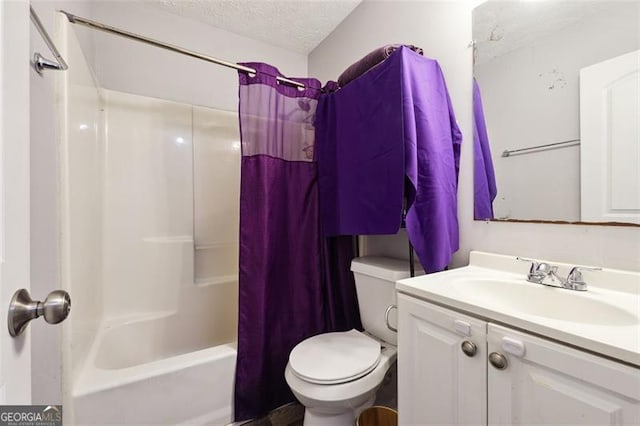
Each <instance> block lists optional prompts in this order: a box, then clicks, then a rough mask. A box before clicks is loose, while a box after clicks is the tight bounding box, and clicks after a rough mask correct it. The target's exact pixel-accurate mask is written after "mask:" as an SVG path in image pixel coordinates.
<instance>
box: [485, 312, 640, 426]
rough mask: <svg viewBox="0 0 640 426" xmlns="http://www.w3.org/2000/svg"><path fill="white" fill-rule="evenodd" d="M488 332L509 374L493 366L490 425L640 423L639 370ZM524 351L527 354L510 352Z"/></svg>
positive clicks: (517, 335)
mask: <svg viewBox="0 0 640 426" xmlns="http://www.w3.org/2000/svg"><path fill="white" fill-rule="evenodd" d="M488 330H489V333H488V352H489V354H491V353H493V352H497V353H501V354H503V355H504V356H505V357H506V359H507V367H506V368H505V369H504V370H499V369H497V368H495V367H493V366H492V365H490V366H489V371H488V388H489V390H488V392H489V398H488V401H489V403H488V411H489V413H488V415H489V424H510V425H521V424H547V425H588V424H591V425H632V424H633V425H638V424H640V403H639V401H640V370H639V369H637V368H633V367H630V366H627V365H624V364H619V363H617V362H613V361H610V360H608V359H604V358H601V357H599V356H596V355H592V354H588V353H586V352H582V351H579V350H576V349H572V348H569V347H566V346H564V345H561V344H558V343H554V342H550V341H548V340H544V339H540V338H537V337H533V336H531V335H528V334H525V333H521V332H517V331H514V330H510V329H508V328H505V327H500V326H497V325H494V324H489V327H488ZM505 339H507V340H505ZM520 344H522V345H521V346H520ZM518 346H520V349H522V353H521V354H518V355H513V354H510V353H509V351H511V352H513V353H516V352H518V350H517V349H518ZM505 349H506V351H505Z"/></svg>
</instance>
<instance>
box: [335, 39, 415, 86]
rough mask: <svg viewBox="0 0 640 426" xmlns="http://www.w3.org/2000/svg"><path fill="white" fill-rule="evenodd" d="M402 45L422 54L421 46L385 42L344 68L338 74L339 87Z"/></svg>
mask: <svg viewBox="0 0 640 426" xmlns="http://www.w3.org/2000/svg"><path fill="white" fill-rule="evenodd" d="M402 46H406V47H408V48H409V49H411V50H413V51H414V52H416V53H417V54H419V55H422V53H423V50H422V48H420V47H418V46H413V45H411V44H406V45H402V44H387V45H386V46H382V47H379V48H377V49H376V50H374V51H373V52H371V53H369V54H367V55H366V56H365V57H364V58H362V59H360V60H359V61H358V62H356V63H354V64H352V65H351V66H350V67H349V68H347V69H346V70H344V71H343V72H342V74H340V77H338V84H339V85H340V87H344V86H346V85H347V84H349V83H350V82H351V81H353V80H355V79H356V78H358V77H360V76H361V75H362V74H364V73H365V72H367V71H368V70H370V69H371V68H373V67H375V66H376V65H378V64H379V63H380V62H382V61H384V60H385V59H387V58H388V57H389V56H391V54H392V53H393V52H395V51H396V50H398V49H399V48H400V47H402Z"/></svg>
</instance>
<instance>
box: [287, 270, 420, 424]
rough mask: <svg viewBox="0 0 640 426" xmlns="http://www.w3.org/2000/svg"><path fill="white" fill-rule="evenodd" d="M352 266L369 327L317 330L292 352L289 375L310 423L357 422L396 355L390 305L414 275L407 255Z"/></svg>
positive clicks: (374, 395)
mask: <svg viewBox="0 0 640 426" xmlns="http://www.w3.org/2000/svg"><path fill="white" fill-rule="evenodd" d="M351 270H352V271H353V273H354V277H355V281H356V291H357V294H358V304H359V307H360V316H361V319H362V325H363V326H364V328H365V331H364V332H360V331H357V330H350V331H344V332H335V333H325V334H320V335H317V336H313V337H310V338H308V339H306V340H305V341H303V342H301V343H299V344H298V345H297V346H296V347H295V348H294V349H293V350H292V351H291V353H290V355H289V362H288V364H287V367H286V369H285V379H286V381H287V384H288V385H289V387H290V388H291V391H292V392H293V394H294V395H295V397H296V398H297V399H298V401H300V403H301V404H302V405H304V407H305V415H304V425H305V426H311V425H328V426H331V425H352V424H354V422H355V419H356V418H357V416H358V415H359V414H360V412H361V411H362V410H364V409H365V408H368V407H370V406H371V405H373V402H374V400H375V397H376V392H377V390H378V388H379V387H380V385H381V384H382V381H383V379H384V377H385V375H386V373H387V371H388V370H389V368H390V367H391V366H392V365H393V363H394V362H395V361H396V353H397V351H396V346H395V345H396V341H397V340H396V334H395V332H393V331H392V330H391V329H390V328H389V327H387V324H386V322H385V311H386V310H387V307H388V306H390V305H395V282H396V281H397V280H400V279H404V278H407V277H409V271H408V270H409V265H408V261H405V260H398V259H390V258H382V257H361V258H356V259H354V260H353V261H352V263H351ZM390 323H391V325H395V321H394V320H391V321H390Z"/></svg>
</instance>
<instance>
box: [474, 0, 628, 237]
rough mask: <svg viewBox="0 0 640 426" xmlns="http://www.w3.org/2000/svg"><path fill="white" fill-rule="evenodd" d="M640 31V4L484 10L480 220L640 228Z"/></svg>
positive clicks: (478, 73) (478, 56) (493, 4)
mask: <svg viewBox="0 0 640 426" xmlns="http://www.w3.org/2000/svg"><path fill="white" fill-rule="evenodd" d="M639 23H640V2H639V1H607V0H601V1H524V0H523V1H508V2H505V1H491V0H490V1H486V2H484V3H482V4H481V5H479V6H478V7H476V8H475V9H474V11H473V38H474V77H475V83H476V84H474V116H475V118H476V120H475V123H476V126H475V130H476V134H475V135H474V136H475V138H474V139H475V156H476V162H475V173H474V174H475V206H476V208H475V219H477V220H488V219H489V220H512V221H513V220H522V221H549V222H551V221H553V222H569V223H577V222H584V223H609V224H610V223H623V224H635V225H640V130H639V128H640V125H639V121H640V71H639V69H640V50H638V49H640V31H639V29H638V27H639V26H640V24H639ZM493 174H495V185H493V182H494V180H493V179H492V175H493ZM493 197H495V198H494V199H493V202H492V200H491V198H493Z"/></svg>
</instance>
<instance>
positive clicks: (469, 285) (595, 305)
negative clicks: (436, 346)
mask: <svg viewBox="0 0 640 426" xmlns="http://www.w3.org/2000/svg"><path fill="white" fill-rule="evenodd" d="M451 285H452V287H453V289H455V291H456V292H458V293H459V294H460V295H462V296H464V298H465V299H466V300H468V301H472V302H473V303H475V304H477V305H479V306H484V307H486V308H488V309H495V310H500V311H510V312H513V313H514V314H516V315H518V314H524V315H534V316H538V317H544V318H548V319H554V320H559V321H569V322H579V323H586V324H596V325H637V324H638V323H639V322H640V321H639V320H638V316H637V315H634V314H633V313H631V312H629V311H627V310H624V309H621V308H619V307H617V306H615V305H612V304H610V303H607V302H603V301H600V300H598V299H597V298H596V296H594V295H591V294H589V292H588V291H587V292H578V291H572V290H565V289H561V288H554V287H549V286H544V285H541V284H533V283H529V282H526V281H524V280H522V281H518V280H500V279H480V278H467V279H456V280H453V281H452V282H451Z"/></svg>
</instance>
